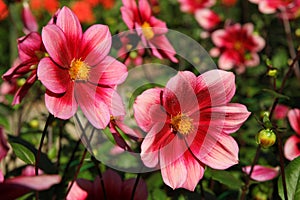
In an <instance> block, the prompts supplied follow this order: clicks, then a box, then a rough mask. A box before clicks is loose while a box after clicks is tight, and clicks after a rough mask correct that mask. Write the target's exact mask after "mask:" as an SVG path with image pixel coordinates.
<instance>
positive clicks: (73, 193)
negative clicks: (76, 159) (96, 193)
mask: <svg viewBox="0 0 300 200" xmlns="http://www.w3.org/2000/svg"><path fill="white" fill-rule="evenodd" d="M87 196H88V193H87V191H85V190H83V189H82V188H81V187H80V186H79V185H78V184H77V181H75V182H74V183H73V185H72V188H71V189H70V191H69V193H68V196H67V198H66V199H67V200H85V199H86V198H87Z"/></svg>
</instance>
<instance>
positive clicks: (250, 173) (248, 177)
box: [240, 145, 261, 200]
mask: <svg viewBox="0 0 300 200" xmlns="http://www.w3.org/2000/svg"><path fill="white" fill-rule="evenodd" d="M260 150H261V146H260V145H258V146H257V148H256V153H255V157H254V159H253V162H252V165H251V169H250V172H249V174H248V176H246V181H245V185H244V186H243V188H242V195H241V198H240V200H244V199H245V198H246V194H247V191H248V188H249V184H250V180H251V175H252V172H253V169H254V166H255V164H256V163H257V161H258V158H259V154H260Z"/></svg>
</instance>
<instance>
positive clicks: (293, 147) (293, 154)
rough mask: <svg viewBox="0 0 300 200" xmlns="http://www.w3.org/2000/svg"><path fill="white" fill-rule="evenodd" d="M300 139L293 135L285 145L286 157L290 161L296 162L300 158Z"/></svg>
mask: <svg viewBox="0 0 300 200" xmlns="http://www.w3.org/2000/svg"><path fill="white" fill-rule="evenodd" d="M299 144H300V137H298V136H297V135H292V136H291V137H289V138H288V139H287V141H286V142H285V144H284V156H285V157H286V158H287V159H288V160H294V159H295V158H297V157H298V156H300V148H299V146H300V145H299Z"/></svg>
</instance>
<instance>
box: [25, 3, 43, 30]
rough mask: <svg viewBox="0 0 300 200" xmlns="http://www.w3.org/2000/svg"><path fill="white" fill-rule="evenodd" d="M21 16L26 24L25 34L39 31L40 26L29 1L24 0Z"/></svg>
mask: <svg viewBox="0 0 300 200" xmlns="http://www.w3.org/2000/svg"><path fill="white" fill-rule="evenodd" d="M21 16H22V21H23V24H24V28H23V32H24V33H25V34H29V33H31V32H37V31H38V28H39V26H38V23H37V22H36V19H35V17H34V16H33V14H32V12H31V10H30V8H29V4H28V2H23V9H22V15H21Z"/></svg>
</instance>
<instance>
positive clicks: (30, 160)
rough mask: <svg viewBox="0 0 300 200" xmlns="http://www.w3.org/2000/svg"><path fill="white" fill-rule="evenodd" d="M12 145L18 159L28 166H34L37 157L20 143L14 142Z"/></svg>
mask: <svg viewBox="0 0 300 200" xmlns="http://www.w3.org/2000/svg"><path fill="white" fill-rule="evenodd" d="M10 145H11V146H12V148H13V150H14V152H15V154H16V155H17V157H18V158H20V159H21V160H23V161H24V162H25V163H26V164H30V165H34V163H35V156H34V154H33V153H32V152H31V151H30V150H29V149H27V148H26V147H25V146H23V145H22V144H19V143H14V142H12V143H10Z"/></svg>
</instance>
